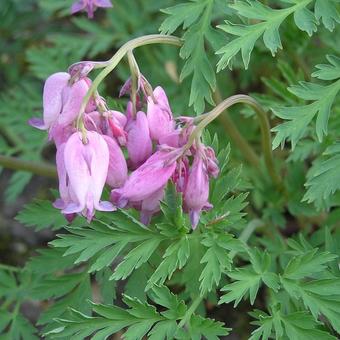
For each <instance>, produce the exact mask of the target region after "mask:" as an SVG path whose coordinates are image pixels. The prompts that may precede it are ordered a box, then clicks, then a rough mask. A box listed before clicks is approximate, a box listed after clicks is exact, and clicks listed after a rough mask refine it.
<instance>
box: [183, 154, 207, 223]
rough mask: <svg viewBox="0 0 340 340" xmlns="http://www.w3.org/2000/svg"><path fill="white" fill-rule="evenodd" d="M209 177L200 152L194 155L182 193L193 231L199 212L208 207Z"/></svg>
mask: <svg viewBox="0 0 340 340" xmlns="http://www.w3.org/2000/svg"><path fill="white" fill-rule="evenodd" d="M208 198H209V176H208V172H207V169H206V166H205V164H204V162H203V159H202V154H201V150H198V151H197V152H196V154H195V157H194V161H193V164H192V166H191V169H190V173H189V176H188V182H187V185H186V188H185V192H184V203H185V208H186V209H187V210H188V211H189V217H190V221H191V225H192V228H193V229H195V228H196V226H197V224H198V222H199V217H200V214H201V210H202V209H203V208H204V207H206V206H208V204H209V203H208Z"/></svg>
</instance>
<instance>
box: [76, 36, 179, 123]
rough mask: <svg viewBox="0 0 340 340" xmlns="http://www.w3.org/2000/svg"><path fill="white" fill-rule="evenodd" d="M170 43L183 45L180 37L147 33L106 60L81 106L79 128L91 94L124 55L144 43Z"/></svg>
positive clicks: (78, 120) (129, 42) (126, 44)
mask: <svg viewBox="0 0 340 340" xmlns="http://www.w3.org/2000/svg"><path fill="white" fill-rule="evenodd" d="M160 43H162V44H170V45H176V46H182V41H181V39H180V38H177V37H174V36H171V35H163V34H151V35H145V36H143V37H139V38H136V39H133V40H130V41H128V42H127V43H125V44H124V45H123V46H122V47H121V48H120V49H119V50H118V51H117V52H116V53H115V54H114V56H113V57H112V58H111V59H110V60H108V61H107V62H105V65H107V66H106V67H105V68H104V69H103V70H102V71H101V72H100V73H99V74H98V76H97V77H96V78H95V79H94V81H93V82H92V85H91V87H90V88H89V90H88V91H87V93H86V95H85V97H84V99H83V102H82V105H81V107H80V112H79V115H78V119H77V128H78V129H79V128H80V129H81V124H82V123H81V121H82V116H83V114H84V112H85V108H86V105H87V103H88V102H89V100H90V98H91V96H92V95H93V94H94V92H95V91H96V90H97V88H98V86H99V84H100V83H101V82H102V81H103V80H104V79H105V77H106V76H107V75H108V74H110V72H112V71H113V70H114V68H115V67H116V66H117V65H118V63H119V62H120V61H121V60H122V59H123V57H124V56H125V55H126V53H128V52H129V51H132V50H133V49H134V48H136V47H140V46H144V45H150V44H160Z"/></svg>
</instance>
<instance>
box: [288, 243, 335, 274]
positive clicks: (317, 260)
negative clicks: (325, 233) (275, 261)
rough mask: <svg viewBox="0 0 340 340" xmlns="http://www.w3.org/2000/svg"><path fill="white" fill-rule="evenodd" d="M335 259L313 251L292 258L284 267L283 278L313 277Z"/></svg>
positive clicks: (333, 256) (330, 255)
mask: <svg viewBox="0 0 340 340" xmlns="http://www.w3.org/2000/svg"><path fill="white" fill-rule="evenodd" d="M336 258H337V255H333V254H330V253H328V252H318V250H317V249H313V250H311V251H309V252H306V253H305V254H303V255H299V256H295V257H293V258H292V259H291V260H290V261H289V263H288V265H287V266H286V268H285V271H284V274H283V277H284V278H287V279H291V280H299V279H302V278H304V277H313V276H314V275H315V274H318V273H320V272H323V271H325V269H326V268H327V264H328V263H329V262H332V261H333V260H334V259H336Z"/></svg>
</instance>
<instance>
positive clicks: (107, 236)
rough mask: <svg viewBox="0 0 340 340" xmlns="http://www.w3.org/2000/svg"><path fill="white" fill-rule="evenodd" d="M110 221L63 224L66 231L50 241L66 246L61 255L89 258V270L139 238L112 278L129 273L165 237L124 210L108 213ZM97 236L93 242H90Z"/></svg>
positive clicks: (146, 257)
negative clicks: (76, 225)
mask: <svg viewBox="0 0 340 340" xmlns="http://www.w3.org/2000/svg"><path fill="white" fill-rule="evenodd" d="M109 220H110V224H107V223H106V222H104V221H101V220H96V221H92V223H91V225H88V226H85V227H82V228H78V227H72V228H66V229H67V230H68V231H69V232H70V233H69V234H60V235H58V236H59V238H58V239H56V240H54V241H52V242H51V243H50V244H51V245H53V246H55V247H60V248H67V249H66V251H65V253H64V256H67V255H73V254H77V258H76V260H75V263H80V262H84V261H88V260H90V259H91V262H92V265H91V267H90V269H89V271H90V272H92V271H98V270H101V269H103V268H104V267H106V266H109V265H110V264H111V263H112V262H113V261H114V259H115V258H116V257H117V256H118V255H119V254H121V253H122V251H123V249H124V248H125V247H127V246H128V245H129V244H134V243H136V242H139V244H138V245H137V246H135V247H134V249H132V250H131V251H130V253H129V254H127V255H126V257H125V258H124V259H123V261H122V264H121V265H119V266H118V267H117V269H116V270H117V272H115V273H114V275H113V277H112V278H117V279H118V278H119V279H120V278H122V277H124V278H125V277H126V276H128V275H129V274H130V273H131V271H132V270H133V269H134V268H138V267H139V266H140V265H141V264H143V263H144V262H146V261H147V260H148V259H149V257H150V256H151V255H152V252H153V251H154V250H155V249H156V248H157V246H158V244H159V243H160V242H161V241H162V240H163V239H164V236H163V235H160V234H159V233H158V232H157V233H156V232H155V231H152V230H150V229H147V228H145V226H144V225H143V224H141V223H140V222H138V221H137V220H136V219H134V218H133V217H132V216H131V215H130V214H129V213H127V212H125V211H117V212H115V213H114V214H111V215H110V218H109ZM93 240H96V242H93Z"/></svg>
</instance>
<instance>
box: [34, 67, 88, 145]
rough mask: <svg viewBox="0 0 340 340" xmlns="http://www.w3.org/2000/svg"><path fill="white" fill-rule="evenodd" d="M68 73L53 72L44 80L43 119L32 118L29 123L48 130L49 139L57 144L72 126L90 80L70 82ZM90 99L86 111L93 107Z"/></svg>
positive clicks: (83, 79) (71, 130)
mask: <svg viewBox="0 0 340 340" xmlns="http://www.w3.org/2000/svg"><path fill="white" fill-rule="evenodd" d="M70 79H71V78H70V75H69V74H68V73H65V72H58V73H54V74H52V75H51V76H49V77H48V78H47V80H46V82H45V85H44V90H43V109H44V113H43V119H40V118H32V119H30V120H29V124H30V125H32V126H33V127H36V128H38V129H40V130H49V139H53V140H54V141H55V142H56V144H57V146H58V145H60V144H62V143H64V142H65V141H66V139H67V138H68V136H69V135H70V132H73V128H72V127H71V126H70V125H71V124H72V123H73V121H74V120H75V119H76V118H77V116H78V114H79V110H80V107H81V104H82V101H83V99H84V96H85V95H86V93H87V91H88V89H89V87H90V86H91V80H90V79H89V78H82V79H80V80H78V81H76V82H74V83H73V84H70V83H69V82H70ZM94 105H95V103H94V102H93V100H90V101H89V103H88V105H87V106H86V112H89V111H93V110H94V109H95V106H94Z"/></svg>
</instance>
